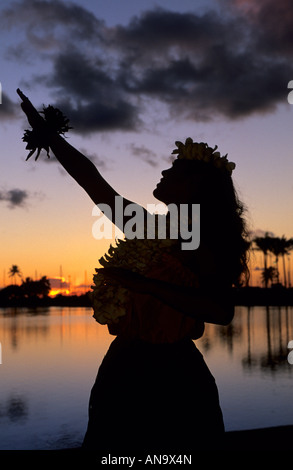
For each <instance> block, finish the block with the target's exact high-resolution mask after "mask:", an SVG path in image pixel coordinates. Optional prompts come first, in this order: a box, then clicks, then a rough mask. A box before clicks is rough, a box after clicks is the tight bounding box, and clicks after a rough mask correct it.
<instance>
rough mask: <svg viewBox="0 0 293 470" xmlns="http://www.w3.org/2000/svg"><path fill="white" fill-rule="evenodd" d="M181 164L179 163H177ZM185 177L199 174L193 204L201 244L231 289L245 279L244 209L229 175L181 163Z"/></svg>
mask: <svg viewBox="0 0 293 470" xmlns="http://www.w3.org/2000/svg"><path fill="white" fill-rule="evenodd" d="M181 161H182V160H181ZM182 163H183V164H184V165H185V167H186V172H188V173H187V174H188V175H190V174H192V173H193V172H197V173H200V174H201V184H200V188H198V187H196V188H195V194H196V196H195V197H194V200H193V201H192V202H193V203H200V207H201V209H200V210H201V212H200V224H201V241H202V242H204V243H205V244H206V245H207V246H208V247H209V249H210V250H211V251H212V252H213V254H214V257H215V260H216V263H217V265H218V266H219V271H220V272H221V274H222V275H223V276H225V278H226V279H228V280H229V282H231V284H232V285H235V286H239V285H241V284H243V283H247V282H248V279H249V270H248V253H249V246H250V243H249V241H248V230H247V223H246V219H245V212H246V208H245V206H244V204H243V203H242V202H241V201H240V199H239V197H238V194H237V191H236V190H235V187H234V184H233V180H232V177H231V175H230V174H229V173H228V172H227V171H225V170H223V169H219V168H216V167H215V166H214V165H213V164H212V163H206V162H202V161H197V160H195V161H194V160H189V161H186V160H185V161H184V162H183V161H182Z"/></svg>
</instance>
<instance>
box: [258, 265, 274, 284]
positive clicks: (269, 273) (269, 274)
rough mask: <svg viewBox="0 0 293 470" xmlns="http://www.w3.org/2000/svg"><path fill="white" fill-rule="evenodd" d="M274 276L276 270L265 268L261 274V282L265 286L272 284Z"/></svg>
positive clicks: (271, 267)
mask: <svg viewBox="0 0 293 470" xmlns="http://www.w3.org/2000/svg"><path fill="white" fill-rule="evenodd" d="M276 276H277V270H276V268H274V267H273V266H269V267H268V268H265V269H264V270H263V272H262V273H261V277H262V280H263V282H264V284H265V285H266V286H268V283H269V281H270V282H271V284H272V283H273V281H274V279H275V278H276Z"/></svg>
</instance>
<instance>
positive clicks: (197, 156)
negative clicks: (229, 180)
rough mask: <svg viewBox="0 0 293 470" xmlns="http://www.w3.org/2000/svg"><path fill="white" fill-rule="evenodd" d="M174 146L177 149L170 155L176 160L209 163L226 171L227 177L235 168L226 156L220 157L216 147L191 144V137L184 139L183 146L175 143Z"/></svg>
mask: <svg viewBox="0 0 293 470" xmlns="http://www.w3.org/2000/svg"><path fill="white" fill-rule="evenodd" d="M175 145H176V147H177V149H175V150H173V152H172V154H177V155H178V157H177V158H178V160H197V161H203V162H206V163H211V164H212V165H214V166H215V167H216V168H219V169H221V170H224V171H227V172H228V173H229V175H231V174H232V171H233V170H234V169H235V167H236V164H235V163H234V162H229V160H228V159H227V154H226V155H224V156H223V157H221V154H220V152H216V150H217V148H218V146H217V145H216V146H215V148H211V147H209V146H208V144H206V143H204V142H200V143H198V142H193V140H192V139H191V137H188V138H187V139H186V141H185V144H183V142H179V141H177V142H175Z"/></svg>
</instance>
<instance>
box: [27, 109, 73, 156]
mask: <svg viewBox="0 0 293 470" xmlns="http://www.w3.org/2000/svg"><path fill="white" fill-rule="evenodd" d="M40 113H41V114H43V115H44V118H43V121H44V125H43V126H42V127H38V128H36V129H31V130H30V129H26V130H25V131H24V135H23V138H22V140H23V141H24V142H27V145H26V149H27V150H30V153H29V154H28V156H27V158H26V161H27V160H28V159H29V158H30V157H31V156H32V155H33V154H34V153H35V151H36V150H37V155H36V158H35V160H37V159H38V158H39V155H40V153H41V150H42V149H44V150H46V152H47V157H48V158H50V154H49V140H50V134H51V133H57V134H61V135H64V134H65V132H68V131H69V129H72V127H70V126H69V119H68V118H67V117H66V116H64V114H63V113H62V111H60V109H58V108H54V107H53V106H51V105H49V106H47V107H46V106H43V111H40Z"/></svg>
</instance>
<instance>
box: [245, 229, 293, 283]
mask: <svg viewBox="0 0 293 470" xmlns="http://www.w3.org/2000/svg"><path fill="white" fill-rule="evenodd" d="M252 250H257V251H261V252H262V253H263V269H262V273H261V278H262V282H263V284H264V287H265V288H267V287H268V286H269V285H271V286H273V285H281V283H280V271H279V260H280V257H281V258H282V265H283V286H284V287H291V278H290V269H289V270H288V271H287V268H286V256H287V257H288V256H289V254H290V252H291V251H292V250H293V238H288V239H287V238H286V237H285V236H284V235H283V236H282V237H273V236H271V235H270V234H269V233H268V232H266V233H265V235H264V236H263V237H254V238H253V240H252ZM270 255H274V256H275V266H272V265H270V266H269V265H268V259H269V258H270Z"/></svg>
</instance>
